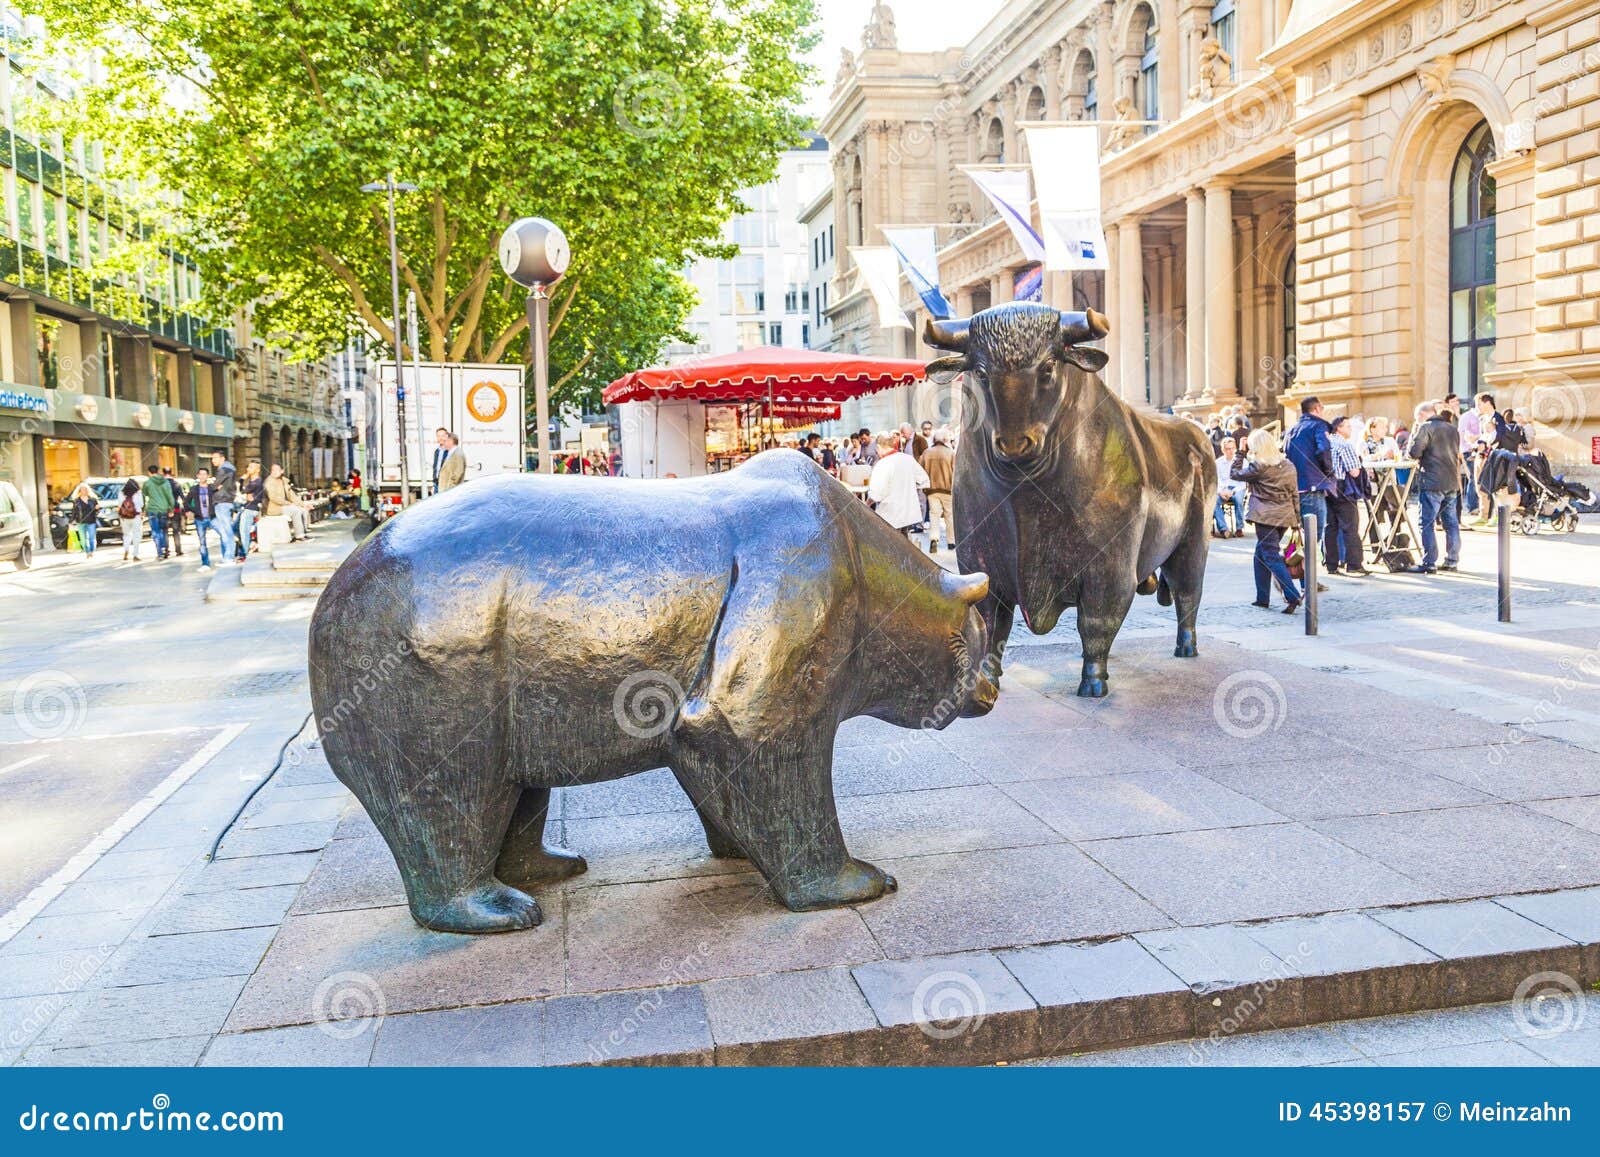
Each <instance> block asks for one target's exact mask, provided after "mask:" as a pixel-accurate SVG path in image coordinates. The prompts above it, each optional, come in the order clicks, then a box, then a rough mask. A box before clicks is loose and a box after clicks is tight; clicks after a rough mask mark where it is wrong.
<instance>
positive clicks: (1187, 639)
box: [1172, 631, 1200, 659]
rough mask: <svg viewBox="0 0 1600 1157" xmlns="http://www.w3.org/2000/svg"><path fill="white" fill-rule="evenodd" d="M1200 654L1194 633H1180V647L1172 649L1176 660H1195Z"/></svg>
mask: <svg viewBox="0 0 1600 1157" xmlns="http://www.w3.org/2000/svg"><path fill="white" fill-rule="evenodd" d="M1199 653H1200V648H1199V647H1197V646H1195V643H1194V632H1193V631H1179V632H1178V645H1177V646H1176V647H1174V648H1173V649H1172V657H1173V658H1174V659H1193V658H1194V657H1195V656H1196V655H1198V654H1199Z"/></svg>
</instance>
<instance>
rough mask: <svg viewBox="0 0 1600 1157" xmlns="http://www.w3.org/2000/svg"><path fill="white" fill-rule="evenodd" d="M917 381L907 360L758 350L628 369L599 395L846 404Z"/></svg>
mask: <svg viewBox="0 0 1600 1157" xmlns="http://www.w3.org/2000/svg"><path fill="white" fill-rule="evenodd" d="M923 377H924V373H923V364H922V363H921V362H919V361H914V360H912V359H910V358H872V357H858V356H856V355H854V354H837V353H829V352H828V351H826V350H805V349H786V348H780V347H777V346H762V347H760V348H759V349H750V350H740V351H739V352H738V353H732V354H719V355H717V356H715V357H709V358H696V359H694V360H693V361H687V362H684V363H682V364H681V365H676V366H654V367H651V368H650V369H645V370H634V371H633V372H632V373H630V374H624V375H623V376H622V377H620V378H618V379H617V380H616V381H614V382H612V383H611V384H610V385H609V386H607V387H606V388H605V393H604V394H603V395H602V396H603V397H604V399H605V401H606V402H607V403H608V404H609V403H617V402H639V401H651V400H654V401H667V400H669V399H692V400H694V401H698V402H754V401H758V400H762V401H764V400H766V399H767V398H768V397H769V396H770V397H771V398H772V399H773V401H775V402H776V401H784V402H848V401H850V400H851V399H852V398H859V397H861V396H862V395H863V394H874V393H877V392H878V391H879V390H887V389H892V388H893V387H895V386H907V385H911V384H912V383H914V382H920V381H921V380H922V379H923Z"/></svg>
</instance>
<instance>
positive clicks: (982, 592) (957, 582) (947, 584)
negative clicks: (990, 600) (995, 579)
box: [939, 571, 989, 607]
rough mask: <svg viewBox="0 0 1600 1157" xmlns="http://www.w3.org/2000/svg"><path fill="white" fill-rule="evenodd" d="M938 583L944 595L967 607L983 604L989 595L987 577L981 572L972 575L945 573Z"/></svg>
mask: <svg viewBox="0 0 1600 1157" xmlns="http://www.w3.org/2000/svg"><path fill="white" fill-rule="evenodd" d="M939 582H940V584H941V585H942V586H943V587H944V593H945V594H947V595H949V596H950V597H951V598H953V599H956V600H958V601H960V602H963V603H965V604H966V605H967V606H969V607H970V606H974V605H976V604H977V603H981V602H983V600H984V599H985V598H987V597H988V595H989V576H988V575H986V574H984V573H983V572H982V571H978V572H976V573H974V574H950V573H949V572H948V571H947V572H946V573H945V574H944V575H942V576H941V577H940V579H939Z"/></svg>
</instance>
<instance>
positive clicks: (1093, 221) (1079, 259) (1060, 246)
mask: <svg viewBox="0 0 1600 1157" xmlns="http://www.w3.org/2000/svg"><path fill="white" fill-rule="evenodd" d="M1022 131H1023V132H1025V133H1027V134H1028V156H1029V157H1031V158H1032V161H1033V181H1034V184H1035V185H1036V186H1037V187H1038V190H1039V221H1040V222H1041V224H1042V225H1043V227H1044V228H1043V230H1042V232H1043V233H1044V267H1045V268H1046V269H1106V268H1108V262H1107V260H1106V235H1105V230H1104V228H1102V226H1101V223H1100V130H1099V129H1098V128H1097V127H1096V126H1094V125H1057V126H1053V127H1050V128H1029V129H1023V130H1022Z"/></svg>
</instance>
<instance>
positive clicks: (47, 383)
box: [33, 313, 61, 390]
mask: <svg viewBox="0 0 1600 1157" xmlns="http://www.w3.org/2000/svg"><path fill="white" fill-rule="evenodd" d="M33 337H34V342H35V344H36V346H37V348H38V350H39V384H40V385H41V386H43V387H44V388H45V389H47V390H55V389H59V388H60V387H61V322H59V321H58V320H56V319H55V318H53V317H46V316H45V315H44V314H42V313H36V314H34V315H33Z"/></svg>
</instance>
